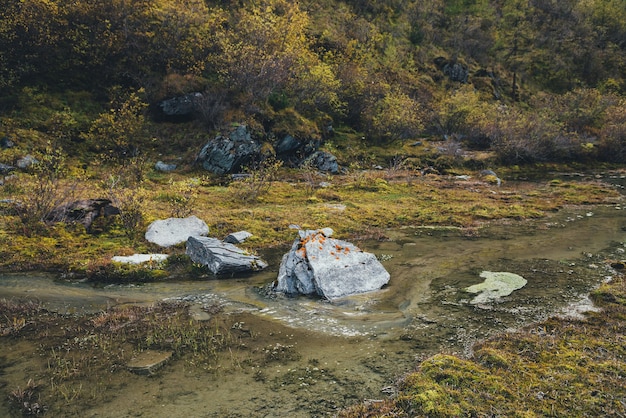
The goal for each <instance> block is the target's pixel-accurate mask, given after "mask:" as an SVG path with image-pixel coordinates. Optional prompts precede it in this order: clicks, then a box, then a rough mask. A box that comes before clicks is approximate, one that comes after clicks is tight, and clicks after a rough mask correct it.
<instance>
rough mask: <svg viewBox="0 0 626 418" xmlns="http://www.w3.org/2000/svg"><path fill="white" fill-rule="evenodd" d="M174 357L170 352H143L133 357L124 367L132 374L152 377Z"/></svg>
mask: <svg viewBox="0 0 626 418" xmlns="http://www.w3.org/2000/svg"><path fill="white" fill-rule="evenodd" d="M173 355H174V353H173V352H171V351H155V350H145V351H142V352H141V353H139V354H137V355H136V356H135V357H133V358H132V359H131V360H130V361H129V362H128V364H127V365H126V367H127V368H128V370H130V371H131V372H133V373H136V374H141V375H146V376H152V375H153V374H154V373H155V372H156V371H157V370H158V369H160V368H161V367H163V366H164V365H165V363H167V362H168V361H170V359H171V358H172V356H173Z"/></svg>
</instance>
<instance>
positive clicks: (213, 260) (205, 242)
mask: <svg viewBox="0 0 626 418" xmlns="http://www.w3.org/2000/svg"><path fill="white" fill-rule="evenodd" d="M186 253H187V255H188V256H189V257H190V258H191V260H192V261H193V262H194V263H198V264H202V265H204V266H206V267H208V269H209V270H210V271H211V272H212V273H213V274H216V275H217V274H235V273H245V272H252V271H259V270H262V269H264V268H266V267H267V263H266V262H265V261H263V260H261V259H260V258H259V257H257V256H255V255H252V254H249V253H248V252H246V251H244V250H242V249H241V248H238V247H236V246H235V245H233V244H229V243H227V242H223V241H220V240H219V239H217V238H208V237H193V236H192V237H189V239H188V240H187V250H186Z"/></svg>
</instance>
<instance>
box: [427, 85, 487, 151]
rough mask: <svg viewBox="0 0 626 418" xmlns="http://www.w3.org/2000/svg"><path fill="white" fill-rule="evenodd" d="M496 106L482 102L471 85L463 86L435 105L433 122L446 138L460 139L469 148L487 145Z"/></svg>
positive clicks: (485, 146)
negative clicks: (489, 128) (489, 127)
mask: <svg viewBox="0 0 626 418" xmlns="http://www.w3.org/2000/svg"><path fill="white" fill-rule="evenodd" d="M495 114H496V107H495V106H494V105H492V104H490V103H488V102H485V101H484V100H483V99H482V98H481V97H480V94H479V93H478V92H476V91H475V90H474V89H473V88H472V87H471V86H464V87H462V88H460V89H458V90H457V91H455V92H453V93H452V94H450V95H449V96H446V97H445V98H444V99H442V100H441V101H440V102H439V103H438V105H437V108H436V111H435V115H434V124H435V125H436V126H437V128H438V130H439V132H440V133H441V134H443V135H444V136H446V137H456V138H458V139H462V140H463V143H464V144H465V145H466V146H467V147H468V148H480V149H483V148H487V147H488V146H489V145H490V143H491V138H490V135H489V131H488V126H489V123H490V121H493V119H494V117H495Z"/></svg>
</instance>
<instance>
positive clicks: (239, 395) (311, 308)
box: [0, 205, 626, 417]
mask: <svg viewBox="0 0 626 418" xmlns="http://www.w3.org/2000/svg"><path fill="white" fill-rule="evenodd" d="M625 215H626V206H624V207H622V206H620V205H607V206H594V207H575V208H567V209H564V210H562V211H559V212H556V213H553V214H551V215H550V216H549V217H547V218H543V219H536V220H530V221H528V220H526V221H523V222H518V221H512V220H503V221H497V222H492V223H490V224H489V225H488V226H486V227H484V228H482V229H480V230H479V232H478V233H477V234H475V235H472V236H464V235H463V234H462V233H461V232H460V230H458V229H455V228H424V227H412V228H409V227H407V228H402V229H397V230H390V231H387V232H386V233H387V236H388V237H389V238H390V239H389V240H388V241H384V242H376V241H366V242H362V243H359V244H360V247H361V248H362V249H363V250H365V251H369V252H372V253H374V254H376V255H377V256H378V257H379V259H380V260H381V261H382V263H383V265H384V266H385V268H386V269H387V270H388V271H389V273H390V274H391V280H390V283H389V284H388V285H387V286H386V287H385V288H383V289H382V290H380V291H378V292H373V293H369V294H365V295H358V296H355V297H348V298H344V299H341V300H337V301H334V302H332V303H330V302H327V301H323V300H317V299H310V298H305V297H301V298H285V297H268V296H267V295H266V294H265V292H264V291H263V288H264V286H265V285H266V284H267V283H270V282H271V281H273V280H274V279H275V277H276V275H277V270H278V264H279V262H280V257H281V256H282V254H283V253H284V252H286V251H287V249H286V248H284V249H281V250H278V251H277V250H274V251H271V252H268V253H265V254H263V256H264V258H265V259H266V260H267V261H269V263H270V268H269V269H268V270H266V271H264V272H262V273H259V274H256V275H254V276H251V277H248V278H236V279H225V280H208V281H189V282H185V281H178V282H166V283H149V284H143V285H108V286H104V287H93V286H91V285H89V284H86V283H75V282H65V281H60V280H54V279H53V278H52V277H51V276H49V275H46V274H5V275H0V297H2V298H11V297H31V298H36V299H38V300H40V301H41V302H42V303H43V304H44V306H45V307H46V308H47V309H49V310H52V311H57V312H62V313H89V312H97V311H99V310H103V309H107V308H109V307H111V306H115V305H121V304H129V303H130V304H149V303H153V302H156V301H158V300H162V299H170V300H185V301H188V302H190V303H193V304H197V305H200V306H202V305H215V304H219V305H221V306H222V307H223V308H224V310H225V312H226V313H228V314H229V315H232V317H233V322H234V323H236V324H245V327H246V328H247V329H250V330H252V331H251V332H253V333H254V334H255V335H256V339H257V343H258V344H259V346H272V345H275V344H283V345H285V346H287V345H288V346H289V347H293V348H294V350H296V351H297V352H298V353H299V358H298V359H294V360H293V361H289V362H287V363H277V364H270V365H268V366H267V367H266V368H265V369H264V370H262V375H263V378H262V379H257V378H254V377H255V376H257V377H258V376H259V375H260V373H261V371H258V370H257V371H255V370H251V369H249V368H247V367H246V366H240V367H230V368H228V371H224V372H223V373H218V374H215V375H208V376H201V375H200V376H199V375H195V374H192V373H191V374H190V373H189V370H186V368H188V367H189V366H187V365H182V364H181V365H177V364H176V363H174V364H170V365H168V366H167V367H166V368H165V369H163V370H162V371H161V372H160V373H159V374H158V375H157V376H156V377H142V376H135V375H132V374H130V373H127V375H128V377H127V380H126V381H125V382H123V383H121V384H120V389H119V391H120V392H119V393H110V394H108V395H107V396H106V402H97V403H94V405H90V406H89V407H88V408H86V409H87V412H86V413H85V412H83V415H82V416H88V417H120V416H150V417H183V416H194V417H195V416H206V417H224V416H233V417H235V416H237V417H238V416H242V417H244V416H246V417H257V416H258V417H284V416H290V417H309V416H329V415H332V414H333V413H334V412H335V411H336V410H337V409H338V408H342V407H345V406H348V405H350V404H353V403H355V402H361V401H363V400H365V399H369V400H372V399H374V400H375V399H382V398H384V397H385V396H388V394H389V393H391V392H392V391H393V383H394V382H395V381H396V380H397V379H398V378H399V377H400V376H402V374H403V373H405V372H407V371H410V370H411V369H412V368H414V366H415V364H416V361H418V360H419V359H421V358H423V357H424V356H427V355H429V354H432V353H434V352H440V351H445V352H450V353H456V354H460V355H465V354H468V353H469V352H470V351H469V350H470V349H471V348H470V347H471V344H472V343H473V342H475V341H478V340H481V339H484V338H486V337H489V336H493V335H497V334H498V333H501V332H502V331H505V330H509V329H515V328H518V327H521V326H524V325H528V324H530V323H532V322H534V321H538V320H541V319H544V318H546V317H548V316H550V315H554V314H559V315H580V314H581V312H584V311H586V310H591V309H593V306H592V304H591V302H590V301H589V300H588V298H587V296H586V295H587V294H588V293H589V291H590V290H591V289H593V288H594V287H595V286H597V285H598V284H600V283H601V282H602V281H605V280H610V277H611V275H612V274H613V273H614V272H613V271H612V269H611V267H610V265H609V264H608V263H606V260H607V259H623V258H625V257H626V256H625V255H624V252H625V251H626V243H625V242H626V232H625V230H626V228H625V227H626V217H625ZM294 235H295V234H294ZM483 271H493V272H511V273H515V274H518V275H520V276H522V277H523V278H525V279H526V280H527V284H526V285H525V286H524V287H522V288H521V289H519V290H515V291H513V292H512V293H511V294H510V295H509V296H505V297H503V298H501V299H498V300H496V301H493V302H490V303H484V304H473V303H470V302H471V300H472V298H473V297H474V296H475V295H472V294H469V293H468V292H466V291H464V289H465V288H466V287H468V286H471V285H474V284H478V283H481V282H482V281H483V279H482V278H481V277H480V274H481V272H483ZM0 342H1V341H0ZM2 349H3V351H4V354H5V355H6V356H9V357H11V356H14V357H12V358H14V359H13V360H12V361H13V362H12V363H10V364H11V365H10V366H7V367H5V369H4V371H3V374H0V387H2V386H4V385H6V386H9V387H11V386H14V385H15V384H14V383H12V382H13V380H15V381H17V382H20V380H19V379H20V378H22V379H23V378H24V376H26V372H24V370H25V369H26V370H28V368H29V367H30V368H35V367H36V364H37V363H36V362H37V359H36V358H34V357H29V356H26V357H24V358H22V359H21V360H20V361H18V360H16V358H18V357H19V356H20V352H19V350H20V347H19V344H18V345H16V346H15V347H10V348H6V347H3V348H2ZM231 366H232V365H231ZM1 382H4V384H2V383H1ZM7 382H8V383H7ZM21 384H23V383H21ZM122 388H123V389H122ZM120 393H123V394H124V396H118V395H119V394H120ZM3 408H5V406H4V405H2V406H0V415H2V416H5V412H6V411H4V410H3Z"/></svg>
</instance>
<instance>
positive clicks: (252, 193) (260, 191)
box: [229, 157, 283, 202]
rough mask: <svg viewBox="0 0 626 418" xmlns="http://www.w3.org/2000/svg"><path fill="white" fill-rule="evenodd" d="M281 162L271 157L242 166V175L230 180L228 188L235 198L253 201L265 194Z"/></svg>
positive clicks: (275, 176) (274, 178)
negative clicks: (237, 178) (232, 180)
mask: <svg viewBox="0 0 626 418" xmlns="http://www.w3.org/2000/svg"><path fill="white" fill-rule="evenodd" d="M282 165H283V163H282V161H280V160H277V159H275V158H273V157H269V158H266V159H264V160H262V161H260V162H253V163H251V164H249V165H248V166H247V167H245V168H244V170H243V174H244V176H243V177H242V178H241V179H239V180H236V181H234V182H232V183H231V184H230V187H229V188H230V189H231V190H232V191H233V196H234V198H235V199H236V200H240V201H243V202H248V201H255V200H257V199H258V198H259V197H261V196H262V195H264V194H266V193H267V192H268V191H269V190H270V188H271V187H272V182H273V181H274V180H276V178H277V175H278V171H279V170H280V168H281V167H282Z"/></svg>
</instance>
